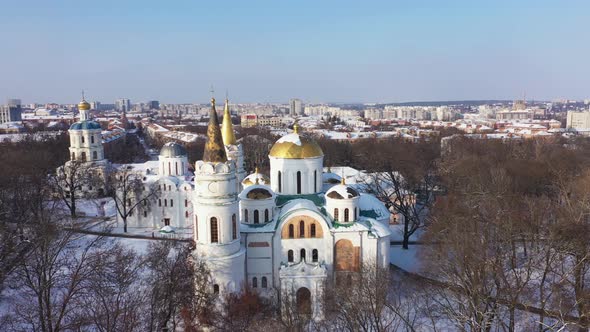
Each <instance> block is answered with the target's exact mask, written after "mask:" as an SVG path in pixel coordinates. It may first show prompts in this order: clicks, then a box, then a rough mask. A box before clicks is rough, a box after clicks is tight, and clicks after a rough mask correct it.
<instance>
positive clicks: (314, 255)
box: [311, 249, 318, 262]
mask: <svg viewBox="0 0 590 332" xmlns="http://www.w3.org/2000/svg"><path fill="white" fill-rule="evenodd" d="M311 260H312V261H313V262H317V261H318V250H317V249H314V250H312V252H311Z"/></svg>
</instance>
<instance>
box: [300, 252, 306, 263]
mask: <svg viewBox="0 0 590 332" xmlns="http://www.w3.org/2000/svg"><path fill="white" fill-rule="evenodd" d="M300 255H301V260H302V261H304V260H305V249H301V251H300Z"/></svg>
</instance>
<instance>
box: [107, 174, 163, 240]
mask: <svg viewBox="0 0 590 332" xmlns="http://www.w3.org/2000/svg"><path fill="white" fill-rule="evenodd" d="M142 177H143V175H142V174H141V173H139V172H137V171H135V170H134V169H133V168H132V166H129V165H123V166H121V167H120V168H119V169H118V170H116V171H115V170H113V171H111V172H110V174H109V176H108V177H107V194H108V195H109V196H110V197H111V198H112V199H113V201H114V202H115V207H116V208H117V214H118V215H119V217H120V218H121V220H123V231H124V232H125V233H127V219H128V218H129V216H131V215H132V214H133V213H134V212H135V211H136V210H138V209H139V208H146V209H147V208H149V206H151V203H152V201H153V200H154V199H156V198H157V197H158V196H159V194H160V189H159V186H158V185H157V183H155V182H151V183H147V182H145V181H143V178H142Z"/></svg>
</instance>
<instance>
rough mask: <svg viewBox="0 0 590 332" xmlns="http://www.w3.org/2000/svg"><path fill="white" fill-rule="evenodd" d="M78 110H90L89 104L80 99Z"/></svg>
mask: <svg viewBox="0 0 590 332" xmlns="http://www.w3.org/2000/svg"><path fill="white" fill-rule="evenodd" d="M78 110H79V111H88V110H90V104H89V103H88V102H87V101H86V100H84V99H82V101H81V102H80V103H79V104H78Z"/></svg>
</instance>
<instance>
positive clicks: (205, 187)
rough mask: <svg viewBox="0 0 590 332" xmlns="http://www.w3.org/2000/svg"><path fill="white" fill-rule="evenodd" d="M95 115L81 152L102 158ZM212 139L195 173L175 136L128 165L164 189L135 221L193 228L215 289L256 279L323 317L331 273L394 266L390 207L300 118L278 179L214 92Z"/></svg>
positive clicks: (81, 128)
mask: <svg viewBox="0 0 590 332" xmlns="http://www.w3.org/2000/svg"><path fill="white" fill-rule="evenodd" d="M85 121H86V122H85ZM87 121H88V120H87V119H86V117H84V119H81V122H79V123H75V124H73V125H72V127H71V129H70V137H72V147H71V148H70V151H71V155H72V159H74V158H78V156H81V155H82V154H85V156H86V157H85V158H92V159H96V160H102V159H103V155H102V148H101V147H98V145H97V146H96V147H94V146H95V145H96V143H92V141H91V140H92V138H90V137H92V135H95V134H96V133H95V132H94V131H93V130H96V128H94V127H92V126H91V125H88V124H86V125H85V124H84V123H87ZM91 127H92V128H91ZM93 128H94V129H93ZM99 128H100V127H99ZM74 137H77V138H74ZM81 137H82V138H81ZM207 138H208V141H207V143H206V146H205V151H204V155H203V160H199V161H197V162H196V164H195V172H194V175H193V174H190V173H189V171H188V160H187V154H186V151H185V149H184V148H183V147H182V146H180V145H178V144H176V143H168V144H166V145H165V146H164V147H163V148H162V149H161V151H160V156H159V160H157V161H148V162H146V163H144V164H132V165H125V166H126V167H128V166H132V167H133V168H134V169H135V170H136V171H138V172H141V173H142V175H143V181H144V182H145V183H146V184H148V183H151V184H154V183H156V184H157V186H158V188H159V195H158V197H157V198H155V199H153V200H151V201H150V205H151V206H149V207H147V208H143V209H139V210H138V211H137V212H136V213H134V214H133V215H132V216H131V217H130V218H129V219H128V222H129V226H130V227H151V228H153V229H156V230H157V229H160V228H162V227H164V226H170V227H172V228H176V229H183V228H184V229H191V228H192V230H193V232H192V233H193V239H194V241H195V243H196V250H195V254H194V255H195V257H198V258H199V259H202V260H204V261H205V262H206V263H207V266H208V267H209V269H210V271H211V277H212V281H211V288H212V290H213V291H214V292H217V293H225V292H237V291H239V290H240V289H241V288H242V287H244V286H245V285H247V286H249V287H251V288H252V289H255V290H257V291H258V292H259V293H260V294H261V295H262V296H266V297H269V298H273V299H275V300H280V301H283V300H285V299H292V300H293V301H294V302H296V304H297V306H298V308H300V309H301V310H304V311H306V312H309V313H310V314H312V316H313V317H314V318H315V319H321V317H322V312H323V310H322V308H321V301H320V297H321V296H322V292H323V285H324V284H325V283H326V282H327V281H329V280H334V279H335V278H336V276H337V275H339V274H346V273H350V272H356V271H359V270H360V268H361V266H363V265H365V264H374V265H377V266H379V267H386V266H387V265H388V261H389V254H388V252H389V234H390V231H389V228H388V223H389V212H388V211H387V209H386V208H385V207H384V206H383V204H381V203H380V202H379V201H378V200H377V199H376V198H375V197H373V196H371V195H368V194H363V193H359V192H358V191H357V190H356V189H355V188H353V187H351V186H349V185H347V184H346V183H345V182H344V180H342V181H339V180H336V181H335V179H339V177H338V176H337V175H335V174H332V173H325V172H324V167H323V159H324V154H323V151H322V149H321V148H320V147H319V145H318V144H317V143H316V142H315V141H314V140H312V139H311V138H309V137H307V136H304V135H302V134H301V133H300V132H299V128H298V126H297V125H296V126H295V127H294V131H293V133H290V134H288V135H285V136H283V137H282V138H281V139H279V140H278V141H277V142H276V143H275V144H274V146H273V147H272V148H271V150H270V154H269V158H270V177H267V176H265V175H262V174H260V173H258V170H256V172H255V173H253V174H250V175H248V176H246V175H245V170H244V153H248V151H243V150H242V146H241V144H238V143H237V141H236V138H235V136H234V132H233V128H232V123H231V118H230V111H229V105H228V103H227V100H226V105H225V110H224V118H223V125H222V126H220V124H219V120H218V116H217V112H216V110H215V99H212V107H211V111H210V120H209V125H208V129H207ZM89 139H90V141H89ZM96 140H97V138H95V141H94V142H96ZM75 142H76V144H74V143H75ZM77 142H82V143H81V144H82V145H79V144H77ZM89 142H90V143H89ZM93 144H94V145H93ZM95 157H96V158H95Z"/></svg>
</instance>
